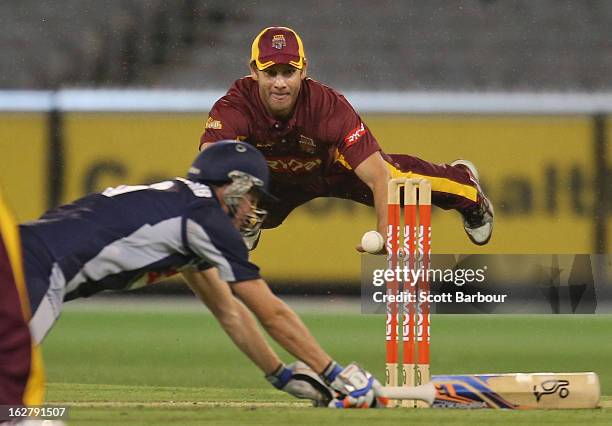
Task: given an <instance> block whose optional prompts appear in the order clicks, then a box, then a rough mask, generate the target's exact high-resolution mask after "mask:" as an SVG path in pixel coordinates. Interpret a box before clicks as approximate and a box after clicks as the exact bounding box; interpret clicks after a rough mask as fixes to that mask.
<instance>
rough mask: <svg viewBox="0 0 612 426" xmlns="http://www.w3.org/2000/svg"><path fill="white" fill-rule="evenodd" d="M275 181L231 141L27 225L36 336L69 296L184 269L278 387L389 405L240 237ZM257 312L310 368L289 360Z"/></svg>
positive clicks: (251, 152) (342, 401) (254, 224)
mask: <svg viewBox="0 0 612 426" xmlns="http://www.w3.org/2000/svg"><path fill="white" fill-rule="evenodd" d="M268 185H269V171H268V165H267V163H266V161H265V159H264V157H263V156H262V155H261V154H260V153H259V152H258V151H257V150H256V149H255V148H254V147H252V146H251V145H249V144H246V143H242V142H236V141H222V142H219V143H217V144H215V146H214V147H211V148H210V149H207V150H205V151H203V152H202V153H200V154H199V155H198V157H197V158H196V159H195V161H194V163H193V165H192V167H191V168H190V169H189V173H188V176H187V178H186V179H183V178H176V179H173V180H168V181H165V182H160V183H156V184H153V185H138V186H119V187H116V188H108V189H106V190H105V191H103V192H101V193H95V194H91V195H88V196H86V197H84V198H81V199H79V200H77V201H75V202H73V203H72V204H67V205H64V206H61V207H58V208H55V209H52V210H50V211H48V212H47V213H45V214H44V215H43V216H42V217H41V218H40V219H38V220H36V221H33V222H29V223H24V224H22V225H21V226H20V227H19V230H20V236H21V241H22V251H23V265H24V269H25V278H26V287H27V295H28V297H29V310H30V311H31V312H32V317H31V320H30V323H29V324H30V329H31V333H32V337H33V340H34V342H35V343H40V342H41V341H42V340H43V338H44V337H45V335H46V334H47V332H48V331H49V329H50V328H51V326H52V325H53V324H54V322H55V321H56V320H57V318H58V317H59V315H60V312H61V309H62V303H63V302H64V301H68V300H72V299H75V298H78V297H88V296H91V295H93V294H95V293H97V292H100V291H103V290H128V289H133V288H136V287H139V286H143V285H146V284H149V283H152V282H154V281H156V280H158V279H159V278H160V277H165V276H168V275H172V274H174V273H176V272H180V273H182V275H183V277H184V278H185V279H186V281H187V283H188V285H189V286H190V287H191V289H192V290H193V291H194V293H195V294H196V295H197V296H198V297H199V298H200V299H201V300H202V301H203V302H204V303H205V304H206V305H207V306H208V308H209V309H210V310H211V312H212V313H213V314H214V315H215V317H216V318H217V320H218V321H219V323H220V324H221V326H222V327H223V329H224V330H225V331H226V332H227V334H228V335H229V336H230V338H231V339H232V340H233V341H234V343H235V344H236V345H237V346H238V347H239V348H240V349H241V350H242V351H243V352H244V353H245V354H246V355H247V356H248V357H249V358H250V359H251V360H252V361H253V362H254V363H255V364H256V365H257V366H258V367H259V368H260V369H261V370H262V371H263V372H264V373H265V375H266V378H267V379H268V381H270V383H272V384H273V385H274V386H275V387H277V388H278V389H281V390H284V391H286V392H288V393H290V394H292V395H294V396H296V397H299V398H308V399H311V400H313V401H315V403H317V404H319V405H321V404H325V405H327V404H330V403H331V405H332V406H343V407H374V406H377V405H380V404H381V401H379V400H378V399H377V392H378V389H379V388H380V384H379V383H378V381H376V380H375V379H374V378H373V377H372V375H371V374H370V373H368V372H367V371H365V370H363V369H362V368H360V367H358V366H357V365H356V364H350V365H348V366H347V367H346V368H343V367H341V366H340V365H339V364H338V363H336V362H335V361H333V360H332V358H331V357H330V356H329V355H328V354H327V353H326V352H325V351H324V350H323V349H322V348H321V347H320V346H319V344H318V343H317V341H316V340H315V339H314V337H313V336H312V335H311V334H310V332H309V331H308V329H307V328H306V327H305V325H304V324H303V323H302V321H301V320H300V318H299V317H298V316H297V315H296V314H295V313H294V312H293V310H292V309H291V308H289V307H288V306H287V305H286V304H285V303H284V302H283V301H281V300H280V299H279V298H277V297H276V296H275V295H274V294H272V292H271V291H270V289H269V287H268V285H267V284H266V282H265V281H264V280H263V279H262V278H261V276H260V274H259V268H258V267H257V266H255V265H254V264H252V263H251V262H249V259H248V251H247V248H246V246H245V243H244V240H243V235H242V234H244V233H253V232H255V231H257V230H258V229H259V227H260V226H261V223H262V221H263V219H264V217H265V214H266V212H265V211H264V210H262V209H260V208H258V207H257V204H258V202H259V201H260V200H262V201H263V200H264V199H267V200H271V199H272V198H273V197H271V196H270V194H269V192H268ZM5 266H6V261H4V262H3V267H5ZM3 285H4V284H3ZM12 298H13V299H14V300H13V301H14V303H15V305H16V306H18V300H17V298H16V296H14V295H13V296H12ZM252 314H254V315H255V317H257V319H258V320H259V322H260V323H261V325H262V326H263V327H264V328H265V330H266V331H267V332H268V333H269V334H270V336H271V337H273V338H274V339H275V340H276V341H277V342H278V343H279V344H280V345H281V346H282V347H283V348H285V349H286V350H287V351H288V352H290V353H291V354H293V355H294V356H295V357H296V358H298V359H299V360H301V361H303V362H304V363H306V364H307V365H308V366H309V367H310V368H308V367H307V366H306V365H304V364H302V363H295V364H293V365H290V366H285V365H284V364H283V363H282V362H281V360H280V358H279V357H278V356H277V354H276V353H275V352H274V351H273V350H272V348H271V347H270V346H269V345H268V343H267V342H266V340H265V339H264V337H263V335H262V334H261V332H260V331H259V329H258V327H257V325H256V321H255V319H254V317H253V315H252ZM6 325H7V324H4V323H3V324H2V326H3V327H5V326H6ZM25 343H26V341H25V340H24V343H23V345H24V348H25ZM313 371H314V372H317V373H318V374H315V373H314V372H313Z"/></svg>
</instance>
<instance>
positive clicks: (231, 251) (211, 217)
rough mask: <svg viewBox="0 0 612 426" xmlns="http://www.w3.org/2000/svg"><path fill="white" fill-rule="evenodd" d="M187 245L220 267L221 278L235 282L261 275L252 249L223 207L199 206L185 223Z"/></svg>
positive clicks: (205, 262) (206, 261)
mask: <svg viewBox="0 0 612 426" xmlns="http://www.w3.org/2000/svg"><path fill="white" fill-rule="evenodd" d="M184 235H185V236H184V238H185V245H186V246H187V247H188V248H189V250H191V251H192V252H193V253H195V254H196V255H197V256H198V257H200V258H201V259H202V261H200V263H199V264H198V269H200V270H202V269H206V266H207V265H210V266H214V267H216V268H217V269H218V270H219V275H220V277H221V279H223V280H225V281H227V282H230V283H234V282H240V281H248V280H254V279H258V278H261V276H260V275H259V268H258V267H257V266H256V265H255V264H253V263H251V262H250V261H249V252H248V250H247V247H246V245H245V244H244V240H243V239H242V236H241V235H240V233H239V232H238V231H237V230H236V228H234V226H233V224H232V222H231V220H229V217H228V216H227V214H226V213H225V212H223V211H222V210H221V209H220V208H213V207H210V208H200V209H197V210H194V211H193V212H191V213H190V214H189V215H188V216H187V217H186V218H185V223H184Z"/></svg>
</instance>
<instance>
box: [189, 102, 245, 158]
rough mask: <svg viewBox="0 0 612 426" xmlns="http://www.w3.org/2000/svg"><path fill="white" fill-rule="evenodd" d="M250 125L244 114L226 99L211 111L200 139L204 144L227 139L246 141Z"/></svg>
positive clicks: (217, 103) (215, 105) (216, 104)
mask: <svg viewBox="0 0 612 426" xmlns="http://www.w3.org/2000/svg"><path fill="white" fill-rule="evenodd" d="M248 128H249V126H248V123H247V120H246V117H245V115H244V113H242V112H241V111H240V110H239V109H237V108H235V107H234V106H232V105H231V104H230V102H229V100H228V99H226V97H223V98H221V99H219V100H218V101H217V102H216V103H215V104H214V105H213V107H212V109H211V110H210V113H209V114H208V118H207V119H206V123H205V124H204V133H202V136H201V137H200V148H201V147H202V144H204V143H209V142H217V141H220V140H226V139H241V140H242V139H245V138H246V137H247V136H248Z"/></svg>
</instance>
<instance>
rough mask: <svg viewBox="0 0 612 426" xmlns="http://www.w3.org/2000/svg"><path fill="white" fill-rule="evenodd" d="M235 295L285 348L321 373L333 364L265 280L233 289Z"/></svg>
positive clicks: (236, 286) (246, 283)
mask: <svg viewBox="0 0 612 426" xmlns="http://www.w3.org/2000/svg"><path fill="white" fill-rule="evenodd" d="M233 289H234V292H235V293H236V295H237V296H238V297H239V298H240V299H241V300H242V301H243V302H244V303H245V304H246V305H247V307H248V308H249V309H250V310H251V311H252V312H253V313H254V314H255V316H256V317H257V319H258V320H259V322H260V323H261V325H262V326H263V327H264V328H265V329H266V331H267V332H268V333H269V334H270V336H272V338H273V339H274V340H276V341H277V342H278V343H279V344H280V345H281V346H282V347H283V348H285V349H286V350H287V351H288V352H289V353H291V354H292V355H293V356H295V357H296V358H298V359H301V360H302V361H304V362H305V363H306V364H308V365H309V366H310V368H312V369H313V370H314V371H316V372H318V373H321V372H322V371H323V370H324V369H325V367H326V366H328V365H329V363H330V362H331V361H332V359H331V357H330V356H329V355H328V354H327V353H325V351H324V350H323V348H321V346H320V345H319V343H318V342H317V341H316V340H315V338H314V337H313V336H312V334H311V333H310V331H309V330H308V328H307V327H306V326H305V325H304V323H303V322H302V320H301V319H300V317H298V316H297V314H296V313H295V312H294V311H293V309H291V308H290V307H289V306H287V304H286V303H285V302H283V301H282V300H281V299H279V298H278V297H276V295H275V294H274V293H272V291H271V290H270V288H269V287H268V284H266V282H265V281H264V280H262V279H258V280H252V281H243V282H240V283H237V284H234V286H233Z"/></svg>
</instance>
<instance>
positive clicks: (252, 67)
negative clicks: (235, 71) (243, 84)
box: [249, 62, 258, 81]
mask: <svg viewBox="0 0 612 426" xmlns="http://www.w3.org/2000/svg"><path fill="white" fill-rule="evenodd" d="M249 68H250V69H251V77H252V78H253V80H255V81H257V80H258V76H257V68H256V67H255V62H251V63H250V64H249Z"/></svg>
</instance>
